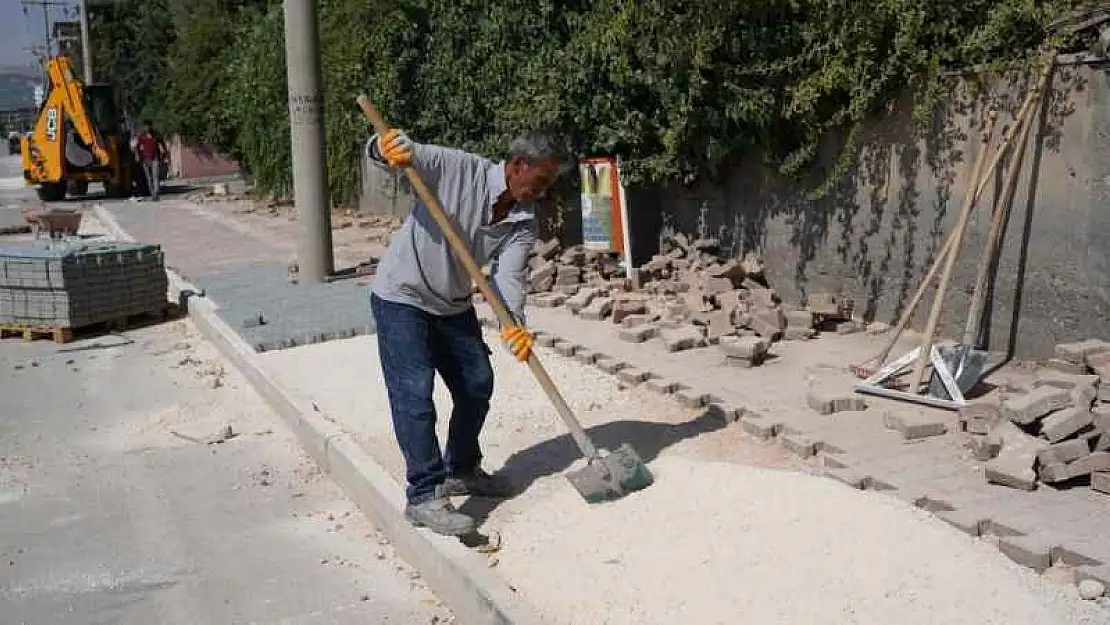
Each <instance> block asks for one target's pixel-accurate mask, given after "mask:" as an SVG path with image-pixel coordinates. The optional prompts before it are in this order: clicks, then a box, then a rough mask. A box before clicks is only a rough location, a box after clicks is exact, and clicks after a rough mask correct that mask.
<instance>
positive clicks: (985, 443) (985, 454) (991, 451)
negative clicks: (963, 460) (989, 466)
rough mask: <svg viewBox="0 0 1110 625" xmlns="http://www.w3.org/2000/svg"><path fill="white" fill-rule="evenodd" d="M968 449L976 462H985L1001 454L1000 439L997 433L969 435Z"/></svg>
mask: <svg viewBox="0 0 1110 625" xmlns="http://www.w3.org/2000/svg"><path fill="white" fill-rule="evenodd" d="M970 436H971V438H970V439H969V440H968V447H969V448H970V449H971V454H972V455H973V456H974V457H975V459H976V460H978V461H980V462H986V461H988V460H993V459H995V458H997V457H998V454H999V453H1001V452H1002V437H1001V436H999V435H998V434H997V433H993V432H992V433H990V434H971V435H970Z"/></svg>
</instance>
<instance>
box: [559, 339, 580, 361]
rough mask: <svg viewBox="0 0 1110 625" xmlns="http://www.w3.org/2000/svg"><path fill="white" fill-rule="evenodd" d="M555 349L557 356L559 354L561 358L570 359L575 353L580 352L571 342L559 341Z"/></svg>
mask: <svg viewBox="0 0 1110 625" xmlns="http://www.w3.org/2000/svg"><path fill="white" fill-rule="evenodd" d="M553 347H554V348H555V353H556V354H559V355H560V356H566V357H568V358H569V357H571V356H573V355H574V352H576V351H578V346H577V345H575V344H574V343H571V342H570V341H558V342H556V343H555V345H554V346H553Z"/></svg>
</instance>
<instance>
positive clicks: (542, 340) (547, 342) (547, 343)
mask: <svg viewBox="0 0 1110 625" xmlns="http://www.w3.org/2000/svg"><path fill="white" fill-rule="evenodd" d="M534 340H535V341H536V345H539V346H540V347H554V346H555V343H556V342H558V341H559V337H557V336H555V335H552V334H543V335H537V336H536V338H535V339H534Z"/></svg>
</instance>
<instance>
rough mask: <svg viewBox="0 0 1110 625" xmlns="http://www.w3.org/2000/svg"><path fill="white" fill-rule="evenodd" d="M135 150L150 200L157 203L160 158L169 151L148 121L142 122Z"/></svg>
mask: <svg viewBox="0 0 1110 625" xmlns="http://www.w3.org/2000/svg"><path fill="white" fill-rule="evenodd" d="M136 148H137V151H138V153H139V162H140V163H142V166H143V175H145V176H146V182H147V189H148V190H149V192H150V199H151V200H153V201H155V202H157V201H158V191H159V190H160V186H161V185H160V182H159V173H160V172H159V171H158V170H159V166H160V164H161V159H162V156H163V155H166V154H168V153H169V150H168V149H166V143H165V142H164V141H162V136H161V135H159V134H158V133H157V132H155V131H154V124H153V123H152V122H151V121H150V120H149V119H144V120H143V130H142V132H140V133H139V137H138V139H137V141H136Z"/></svg>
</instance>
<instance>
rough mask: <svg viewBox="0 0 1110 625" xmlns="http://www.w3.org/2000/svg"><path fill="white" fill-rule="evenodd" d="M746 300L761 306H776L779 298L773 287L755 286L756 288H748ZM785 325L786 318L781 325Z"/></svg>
mask: <svg viewBox="0 0 1110 625" xmlns="http://www.w3.org/2000/svg"><path fill="white" fill-rule="evenodd" d="M748 301H750V302H751V303H752V304H754V305H755V306H758V307H761V308H777V307H778V304H779V301H781V300H779V296H778V294H777V293H775V290H774V289H768V288H764V287H761V286H756V288H749V289H748ZM780 312H781V311H780ZM785 325H786V320H785V319H784V320H783V326H785Z"/></svg>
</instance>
